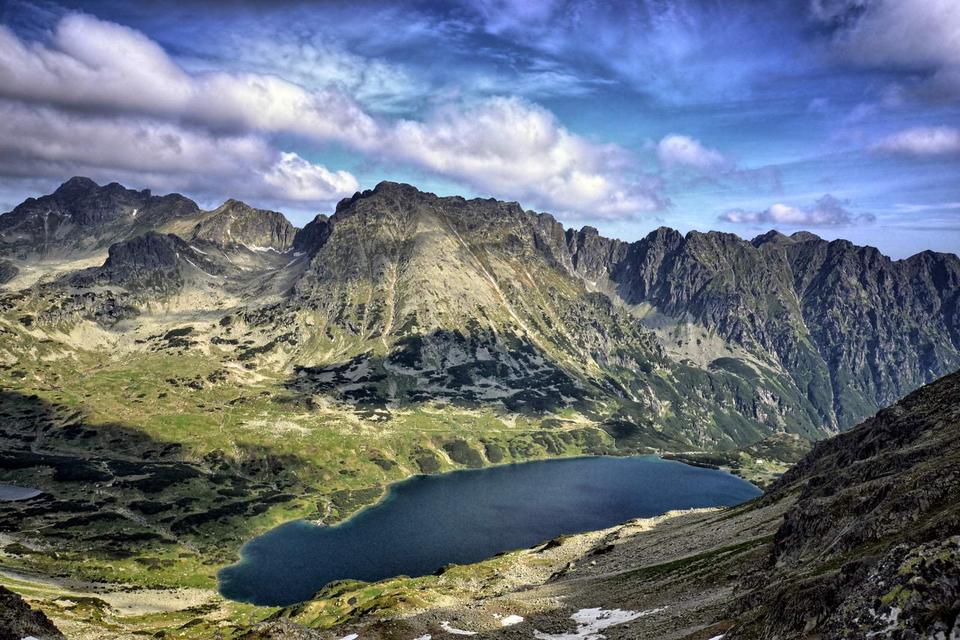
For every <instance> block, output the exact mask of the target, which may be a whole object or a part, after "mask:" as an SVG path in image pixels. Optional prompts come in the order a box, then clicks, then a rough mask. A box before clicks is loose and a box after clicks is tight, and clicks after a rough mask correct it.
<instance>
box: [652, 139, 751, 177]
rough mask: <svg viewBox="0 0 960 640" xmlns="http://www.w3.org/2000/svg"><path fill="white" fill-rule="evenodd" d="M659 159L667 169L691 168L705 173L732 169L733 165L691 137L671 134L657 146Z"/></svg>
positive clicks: (715, 151) (714, 150) (717, 152)
mask: <svg viewBox="0 0 960 640" xmlns="http://www.w3.org/2000/svg"><path fill="white" fill-rule="evenodd" d="M656 153H657V159H658V160H659V161H660V164H661V165H663V166H664V167H667V168H676V167H681V168H691V169H696V170H699V171H704V172H713V171H722V170H726V169H731V168H732V167H733V163H732V162H731V161H730V160H729V159H728V158H727V157H726V156H725V155H723V154H722V153H720V152H719V151H717V150H716V149H712V148H710V147H707V146H704V145H703V144H702V143H701V142H700V141H699V140H697V139H695V138H691V137H689V136H683V135H679V134H675V133H671V134H670V135H668V136H664V138H663V139H662V140H660V142H658V143H657V146H656Z"/></svg>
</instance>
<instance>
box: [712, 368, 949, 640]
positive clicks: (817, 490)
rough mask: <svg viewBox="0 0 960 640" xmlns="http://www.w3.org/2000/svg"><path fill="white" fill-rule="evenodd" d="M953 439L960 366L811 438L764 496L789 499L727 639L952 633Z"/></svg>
mask: <svg viewBox="0 0 960 640" xmlns="http://www.w3.org/2000/svg"><path fill="white" fill-rule="evenodd" d="M958 436H960V372H958V373H954V374H951V375H949V376H946V377H945V378H943V379H941V380H938V381H937V382H935V383H933V384H930V385H928V386H926V387H924V388H922V389H921V390H919V391H917V392H915V393H912V394H910V395H909V396H907V397H906V398H904V399H903V400H902V401H901V402H899V403H897V404H896V405H894V406H892V407H890V408H888V409H884V410H883V411H881V412H879V413H878V414H877V415H876V416H874V417H872V418H870V419H869V420H867V421H866V422H864V423H863V424H861V425H860V426H858V427H857V428H856V429H853V430H851V431H850V432H848V433H844V434H841V435H839V436H837V437H835V438H831V439H829V440H826V441H823V442H820V443H818V444H817V445H816V446H815V448H814V450H813V451H812V452H811V453H810V455H808V456H807V457H806V458H804V459H803V460H802V461H801V462H800V463H798V464H797V465H796V466H794V467H793V468H792V469H790V471H789V472H787V474H785V475H784V477H783V478H782V479H781V480H780V481H779V482H777V483H776V484H775V485H774V486H773V487H772V488H771V490H770V492H769V493H768V495H767V496H766V497H765V498H764V501H765V502H773V501H783V500H788V499H791V498H792V497H795V498H796V503H795V504H794V505H793V506H792V507H791V508H790V509H789V510H788V511H787V512H786V514H785V516H784V518H783V523H782V524H781V526H780V528H779V529H777V532H776V535H775V536H774V539H773V544H772V548H771V552H770V556H769V560H768V562H767V564H766V566H764V567H762V568H761V569H759V570H757V571H755V572H753V573H751V574H749V575H748V576H747V577H746V578H745V579H744V581H743V585H742V596H741V599H740V601H739V603H738V605H737V606H736V610H737V611H738V616H739V618H740V619H741V622H740V624H739V625H738V627H737V629H736V630H735V633H732V634H730V637H731V638H768V637H801V636H802V635H803V634H809V633H811V632H812V631H813V630H817V631H818V632H819V633H821V634H823V636H824V637H831V638H834V637H844V638H855V637H856V638H866V637H873V636H875V635H878V634H888V633H893V632H894V631H896V632H897V634H898V637H903V638H932V637H945V638H949V637H953V636H955V635H957V634H958V633H960V570H958V569H960V500H958V495H960V438H958ZM938 634H939V635H938Z"/></svg>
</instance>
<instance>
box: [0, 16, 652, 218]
mask: <svg viewBox="0 0 960 640" xmlns="http://www.w3.org/2000/svg"><path fill="white" fill-rule="evenodd" d="M0 99H3V108H4V109H6V110H7V111H8V112H9V113H10V114H11V120H10V122H8V123H7V124H5V125H0V126H7V127H13V126H14V124H13V123H14V122H26V123H27V125H28V127H32V128H31V130H36V131H37V135H38V137H37V138H36V139H34V140H29V141H25V142H24V141H20V142H17V143H13V144H11V145H10V146H12V147H15V149H13V150H12V151H15V152H16V155H17V158H18V161H19V162H22V163H23V164H24V166H32V167H34V168H36V169H40V168H45V169H46V170H47V171H49V172H54V171H68V172H76V171H78V170H80V169H84V168H86V167H89V166H94V167H102V168H104V169H107V168H110V169H115V170H117V171H126V172H134V171H144V172H151V171H152V172H155V173H157V174H164V173H166V174H169V175H171V176H174V177H176V179H177V180H179V179H181V178H182V177H183V175H184V174H190V173H191V172H193V173H196V174H199V175H202V176H206V177H207V178H208V180H207V183H208V186H213V185H215V184H221V182H220V181H221V180H222V177H223V176H224V175H226V174H227V172H228V171H229V169H227V167H238V166H242V167H244V169H243V170H241V171H238V173H237V178H236V179H235V180H232V181H230V184H234V183H239V184H241V185H247V187H248V189H250V188H255V189H256V190H261V189H262V190H263V191H264V192H265V193H270V194H271V195H272V196H273V197H275V198H277V199H282V200H297V201H309V200H314V199H316V200H318V201H320V202H329V201H332V200H335V199H337V198H338V197H343V196H345V195H349V193H350V192H352V190H354V189H356V188H357V180H356V179H355V178H354V176H352V175H351V174H349V173H348V172H345V171H333V170H331V169H328V168H327V167H324V166H321V165H317V164H312V163H310V162H308V161H307V160H306V159H304V158H302V157H300V156H297V155H296V154H292V153H290V152H288V151H284V150H281V149H277V148H276V147H275V146H274V144H272V143H271V140H274V139H276V138H281V137H284V136H294V137H296V138H300V139H303V140H306V141H308V142H309V143H312V144H319V145H330V144H337V145H341V146H343V147H345V148H347V149H349V150H351V151H353V152H355V153H358V154H360V155H361V156H363V157H366V158H369V159H374V160H384V161H389V162H403V163H407V164H410V165H413V166H415V167H417V168H420V169H425V170H428V171H430V172H433V173H435V174H437V175H440V176H445V177H449V178H454V179H456V180H459V181H461V182H463V183H465V184H467V185H469V186H471V187H473V188H474V189H476V190H479V191H483V192H485V193H488V194H490V195H497V196H499V197H510V198H515V199H523V200H525V201H527V202H530V203H532V204H534V205H535V206H539V207H546V208H549V209H551V210H554V211H557V212H560V213H566V214H569V215H574V216H576V215H581V214H582V215H590V216H593V217H610V218H618V217H631V216H635V215H637V214H640V213H644V212H648V211H654V210H657V209H660V208H662V207H663V205H664V202H665V199H664V198H663V197H662V196H661V195H660V186H659V183H658V182H657V181H656V180H655V179H653V178H651V177H649V176H644V175H642V174H639V173H638V172H635V171H631V169H630V161H629V156H628V154H627V153H626V152H625V151H624V150H623V149H622V148H620V147H618V146H616V145H612V144H600V143H595V142H592V141H588V140H586V139H585V138H582V137H580V136H578V135H576V134H574V133H572V132H570V131H569V130H567V129H566V128H564V127H563V126H561V125H560V124H559V123H558V122H557V120H556V118H555V117H554V116H553V114H551V113H550V112H549V111H547V110H545V109H543V108H542V107H540V106H537V105H535V104H533V103H530V102H527V101H524V100H521V99H518V98H503V97H492V98H487V99H483V100H479V101H473V102H471V101H467V100H459V101H454V102H450V103H444V104H441V105H439V106H438V107H436V108H435V109H433V110H432V111H430V112H428V113H427V115H426V116H425V117H424V119H422V120H412V119H402V118H398V119H393V120H386V119H380V118H377V117H374V116H373V115H371V114H369V113H367V112H366V111H365V110H364V109H363V108H362V107H361V105H360V104H359V103H358V102H357V101H356V100H354V98H353V97H352V96H350V95H348V94H347V93H345V92H344V91H342V90H341V89H340V88H339V86H338V85H335V84H331V85H328V86H326V87H323V88H321V89H319V90H315V91H311V90H307V89H305V88H304V87H302V86H300V85H298V84H295V83H292V82H289V81H287V80H285V79H283V78H280V77H277V76H275V75H269V74H255V73H227V72H219V71H218V72H205V73H190V72H188V71H186V70H185V69H184V68H182V67H181V66H180V65H179V64H177V62H176V61H174V60H173V59H172V58H171V57H170V56H169V55H168V54H167V53H166V52H165V51H164V49H163V48H162V47H161V46H159V45H158V44H157V43H155V42H154V41H152V40H150V39H149V38H148V37H147V36H145V35H144V34H142V33H140V32H138V31H136V30H133V29H130V28H128V27H125V26H122V25H118V24H114V23H111V22H106V21H103V20H99V19H97V18H95V17H92V16H89V15H85V14H68V15H67V16H65V17H64V18H62V19H61V20H60V22H59V23H58V24H57V27H56V29H55V30H54V31H53V33H52V36H51V38H50V40H49V42H45V43H41V42H29V43H28V42H24V41H23V40H21V39H20V38H19V37H18V36H17V35H16V34H14V33H13V32H12V31H11V30H9V29H7V28H5V27H3V26H0ZM25 103H26V104H30V105H31V106H30V107H20V106H18V105H24V104H25ZM31 110H32V111H34V112H35V113H33V117H31V113H30V111H31ZM38 119H39V120H42V121H45V122H46V123H47V125H48V126H49V127H50V128H51V130H53V131H56V135H55V136H54V135H46V136H44V135H43V134H42V132H41V131H39V129H40V128H42V125H40V124H39V121H38ZM114 126H115V127H116V128H117V133H116V134H113V133H110V129H111V127H114ZM95 130H99V131H100V132H101V133H102V134H103V135H104V136H105V138H103V139H109V137H111V136H112V137H114V138H116V137H118V136H119V137H121V138H123V139H124V148H123V149H121V150H113V149H112V148H111V147H112V145H110V144H105V143H103V142H102V141H100V139H97V136H96V134H94V133H93V131H95ZM41 140H45V141H46V142H40V141H41ZM88 145H92V152H91V153H90V154H89V155H84V154H82V153H79V151H81V150H82V149H84V148H85V147H87V146H88ZM11 157H12V156H11ZM10 164H13V163H11V162H4V163H2V165H3V166H6V165H10ZM69 166H73V167H77V169H75V170H74V169H67V167H69ZM7 170H8V171H13V170H14V168H8V169H7ZM250 185H254V186H253V187H251V186H250Z"/></svg>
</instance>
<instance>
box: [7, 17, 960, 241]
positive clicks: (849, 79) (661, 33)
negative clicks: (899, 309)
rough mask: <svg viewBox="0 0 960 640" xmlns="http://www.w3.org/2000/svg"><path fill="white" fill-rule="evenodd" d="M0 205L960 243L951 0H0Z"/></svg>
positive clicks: (959, 29) (957, 36) (631, 233)
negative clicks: (534, 222) (351, 211)
mask: <svg viewBox="0 0 960 640" xmlns="http://www.w3.org/2000/svg"><path fill="white" fill-rule="evenodd" d="M0 24H2V26H0V209H2V210H6V209H9V208H11V207H12V206H13V205H14V204H16V203H17V202H19V201H20V200H22V199H23V198H24V197H26V196H28V195H36V194H37V193H41V192H47V191H49V190H50V189H51V188H52V187H54V186H55V185H56V184H58V183H59V182H60V181H62V180H63V179H64V178H66V177H68V176H70V175H73V174H83V175H89V176H91V177H93V178H95V179H97V180H99V181H111V180H117V181H120V182H122V183H124V184H126V185H128V186H133V187H138V188H151V189H154V190H155V191H158V192H166V191H172V190H176V191H181V192H184V193H186V194H188V195H190V196H192V197H195V198H196V199H197V200H198V201H200V202H201V204H203V205H205V206H213V205H215V204H218V203H219V202H220V201H222V200H224V199H226V198H227V197H239V198H242V199H244V200H246V201H248V202H251V203H253V204H257V205H259V206H266V207H271V208H276V209H279V210H281V211H284V212H285V213H287V214H288V215H289V216H290V217H291V218H292V219H293V220H294V221H295V222H297V223H300V224H302V223H304V222H305V221H306V220H308V219H309V218H310V217H312V215H314V214H315V213H317V212H329V211H330V210H331V209H332V207H333V205H334V204H335V203H336V201H337V200H338V199H340V198H341V197H344V196H347V195H350V194H351V193H352V192H353V191H355V190H357V189H364V188H370V187H372V186H373V185H375V184H376V183H377V182H379V181H380V180H384V179H388V180H399V181H406V182H411V183H413V184H415V185H417V186H419V187H421V188H423V189H427V190H432V191H435V192H437V193H440V194H461V195H466V196H483V197H487V196H492V197H497V198H501V199H507V200H518V201H520V202H521V204H523V205H524V206H525V207H527V208H531V209H536V210H540V211H549V212H551V213H554V214H555V215H556V216H557V217H558V218H559V219H561V220H562V221H564V222H565V223H567V224H568V225H572V226H580V225H584V224H590V225H593V226H596V227H598V228H599V229H600V230H601V232H603V233H605V234H607V235H613V236H617V237H621V238H624V239H627V240H632V239H636V238H639V237H642V236H643V235H645V234H646V233H648V232H649V231H650V230H651V229H652V228H655V227H656V226H660V225H667V226H672V227H676V228H678V229H680V230H682V231H686V230H689V229H700V230H707V229H720V230H725V231H731V232H734V233H737V234H739V235H741V236H744V237H752V236H754V235H757V234H759V233H761V232H763V231H765V230H767V229H770V228H778V229H781V230H784V231H787V232H790V231H793V230H797V229H810V230H812V231H814V232H815V233H818V234H819V235H821V236H823V237H827V238H835V237H845V238H849V239H851V240H853V241H855V242H857V243H861V244H871V245H874V246H878V247H880V248H881V249H882V250H883V251H884V252H885V253H888V254H889V255H892V256H894V257H904V256H907V255H910V254H912V253H915V252H917V251H920V250H923V249H928V248H929V249H935V250H940V251H952V252H957V251H958V250H960V180H958V179H957V178H958V176H960V3H958V2H956V1H955V0H809V1H806V2H805V1H801V0H789V1H787V0H784V1H776V0H771V1H762V2H761V1H749V2H748V1H740V2H738V1H735V0H727V1H716V2H707V1H686V2H667V1H665V0H658V1H653V0H650V1H636V2H599V1H596V2H561V1H554V0H526V1H510V0H482V1H474V2H463V3H428V2H423V3H404V4H401V3H376V2H343V3H339V2H295V1H280V2H267V1H260V2H258V1H254V0H250V1H246V2H244V1H240V0H237V1H232V2H231V1H223V2H214V1H213V0H209V1H207V2H190V1H179V2H168V3H165V2H150V3H129V2H111V1H102V2H73V1H66V0H65V1H63V2H46V1H42V2H27V1H24V0H6V1H5V2H2V3H0Z"/></svg>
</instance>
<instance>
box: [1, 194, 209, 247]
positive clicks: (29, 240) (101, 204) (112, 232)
mask: <svg viewBox="0 0 960 640" xmlns="http://www.w3.org/2000/svg"><path fill="white" fill-rule="evenodd" d="M198 211H199V208H198V207H197V205H196V203H195V202H193V201H192V200H190V199H188V198H185V197H183V196H181V195H179V194H176V193H174V194H170V195H165V196H154V195H152V194H151V193H150V191H149V190H144V191H133V190H131V189H126V188H124V187H123V186H121V185H119V184H117V183H116V182H113V183H111V184H108V185H106V186H102V187H101V186H99V185H97V184H96V183H95V182H93V181H92V180H90V179H88V178H71V179H70V180H68V181H67V182H64V183H63V184H62V185H60V188H58V189H57V190H56V191H54V192H53V193H52V194H50V195H46V196H41V197H39V198H28V199H27V200H25V201H24V202H23V203H21V204H20V205H18V206H17V207H16V208H15V209H13V211H10V212H8V213H5V214H3V215H0V254H2V255H6V256H14V257H18V258H21V259H28V258H30V257H37V258H44V257H47V258H48V257H51V256H64V255H71V254H82V253H84V252H89V251H91V250H95V249H98V248H105V247H106V246H107V245H109V244H111V243H113V242H117V241H119V240H122V239H125V238H129V237H132V236H134V235H137V234H138V233H142V232H144V231H147V230H151V229H155V228H157V227H159V226H160V225H162V224H164V223H165V222H168V221H170V220H173V219H175V218H179V217H184V216H190V215H193V214H196V213H197V212H198Z"/></svg>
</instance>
